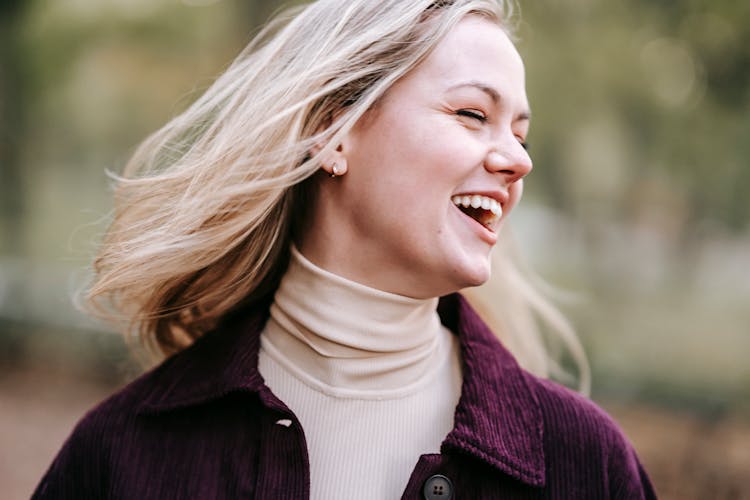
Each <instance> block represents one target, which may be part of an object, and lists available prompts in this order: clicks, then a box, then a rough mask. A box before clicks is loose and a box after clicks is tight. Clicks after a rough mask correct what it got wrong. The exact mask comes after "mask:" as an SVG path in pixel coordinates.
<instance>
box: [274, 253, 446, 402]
mask: <svg viewBox="0 0 750 500" xmlns="http://www.w3.org/2000/svg"><path fill="white" fill-rule="evenodd" d="M291 253H292V255H291V260H290V263H289V268H288V270H287V272H286V274H285V275H284V277H283V279H282V281H281V283H280V285H279V288H278V290H277V292H276V296H275V298H274V303H273V305H272V306H271V318H270V319H269V322H268V325H267V326H266V329H265V330H264V332H263V337H262V340H263V342H264V346H265V347H266V348H267V349H268V351H269V353H271V354H274V353H275V355H276V357H279V356H280V357H281V358H283V359H282V360H280V361H282V362H283V364H284V365H286V366H287V367H288V368H290V369H292V370H295V371H297V372H298V373H297V375H302V376H305V377H306V378H307V381H308V382H309V383H311V384H314V385H317V386H318V388H319V389H322V390H325V391H333V392H336V391H349V390H352V391H365V392H366V391H375V390H377V391H379V392H381V394H380V395H381V396H382V391H384V390H385V391H389V390H394V391H402V390H404V389H405V388H408V387H410V386H412V385H414V384H419V382H420V381H421V380H423V379H424V378H425V377H426V376H428V375H429V373H431V370H430V367H431V363H434V361H435V357H436V356H438V354H439V352H444V351H445V350H444V349H443V348H442V347H441V345H442V344H441V342H442V340H441V338H443V340H444V336H443V337H441V335H440V333H441V331H443V329H442V326H441V324H440V319H439V317H438V315H437V312H436V307H437V302H438V299H437V298H431V299H414V298H410V297H405V296H402V295H396V294H393V293H389V292H384V291H381V290H378V289H375V288H371V287H368V286H365V285H362V284H360V283H357V282H355V281H351V280H349V279H346V278H343V277H341V276H338V275H336V274H333V273H331V272H329V271H326V270H325V269H322V268H321V267H318V266H316V265H315V264H313V263H312V262H310V261H309V260H308V259H306V258H305V257H304V256H303V255H302V254H301V253H300V252H299V251H298V250H297V249H296V248H295V247H292V249H291ZM359 395H360V396H361V395H362V394H361V393H359Z"/></svg>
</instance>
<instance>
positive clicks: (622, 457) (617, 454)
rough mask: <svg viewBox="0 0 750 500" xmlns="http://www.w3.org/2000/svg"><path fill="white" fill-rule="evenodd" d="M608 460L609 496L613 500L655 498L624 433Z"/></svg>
mask: <svg viewBox="0 0 750 500" xmlns="http://www.w3.org/2000/svg"><path fill="white" fill-rule="evenodd" d="M619 438H620V439H619V441H620V442H619V443H618V446H616V447H615V448H614V449H613V450H612V452H611V454H610V461H609V471H608V472H609V484H610V498H612V499H613V500H656V492H655V491H654V487H653V485H652V484H651V479H650V478H649V477H648V474H647V473H646V470H645V469H644V468H643V465H642V464H641V462H640V460H638V456H637V455H636V453H635V450H634V449H633V447H632V446H631V444H630V442H629V441H627V438H625V436H624V435H622V434H620V436H619Z"/></svg>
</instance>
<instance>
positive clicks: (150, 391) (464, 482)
mask: <svg viewBox="0 0 750 500" xmlns="http://www.w3.org/2000/svg"><path fill="white" fill-rule="evenodd" d="M268 306H269V304H262V305H258V306H256V307H254V308H252V310H250V311H245V313H244V314H242V315H239V314H238V315H235V316H234V317H231V318H228V319H227V320H226V321H225V322H224V323H223V324H222V325H221V326H220V327H218V328H217V329H216V331H214V332H211V333H209V334H207V335H205V336H204V337H202V338H201V339H200V340H198V341H197V342H195V343H194V344H193V345H192V346H191V347H189V348H188V349H186V350H184V351H182V352H180V353H179V354H177V355H175V356H173V357H171V358H169V359H168V360H166V361H165V362H164V363H162V364H161V365H160V366H159V367H157V368H156V369H154V370H152V371H151V372H149V373H146V374H145V375H143V376H141V377H140V378H139V379H137V380H135V381H134V382H133V383H131V384H130V385H128V386H127V387H125V388H124V389H123V390H121V391H120V392H118V393H116V394H115V395H113V396H112V397H110V398H109V399H107V400H105V401H104V402H103V403H101V404H100V405H99V406H97V407H96V408H94V409H93V410H92V411H90V412H89V413H88V414H87V415H86V416H85V417H84V418H83V419H82V420H81V421H80V422H79V423H78V425H77V426H76V428H75V430H74V431H73V433H72V435H71V436H70V437H69V438H68V440H67V441H66V443H65V445H64V446H63V448H62V450H61V451H60V453H59V454H58V456H57V457H56V458H55V460H54V462H53V463H52V465H51V466H50V469H49V470H48V471H47V473H46V475H45V476H44V478H42V481H41V483H40V484H39V486H38V487H37V490H36V491H35V492H34V495H33V498H35V499H47V498H54V499H67V498H70V499H76V500H83V499H99V498H107V499H138V500H147V499H159V500H167V499H188V498H189V499H242V498H249V499H250V498H256V499H259V500H301V499H307V498H308V497H309V491H310V473H309V471H310V467H309V461H308V455H307V445H306V442H305V435H304V431H303V429H302V428H301V427H300V425H299V422H298V420H297V419H296V417H295V416H294V414H293V413H292V412H291V411H290V410H289V408H287V406H286V405H285V404H284V403H283V402H282V401H280V400H279V399H278V398H277V397H276V396H274V394H273V393H271V391H270V389H269V388H268V387H267V386H266V385H265V383H264V382H263V378H262V377H261V375H260V373H259V372H258V369H257V366H258V350H259V334H260V332H261V330H262V329H263V326H264V324H265V321H266V320H267V318H268ZM438 312H439V314H440V317H441V320H442V322H443V324H444V325H445V326H446V327H448V328H449V329H450V330H451V331H453V332H454V333H455V334H457V335H458V336H459V339H460V344H461V354H462V358H463V377H464V379H463V386H462V392H461V398H460V401H459V403H458V406H457V407H456V413H455V418H454V427H453V430H452V431H451V432H450V433H449V434H448V436H447V437H446V438H445V440H444V441H443V443H442V446H441V449H440V453H439V454H426V455H422V456H420V457H414V460H415V466H414V469H413V471H412V474H411V477H410V479H409V482H408V484H407V485H406V489H405V491H404V493H403V496H402V499H410V500H411V499H414V500H417V499H420V500H421V499H422V498H425V497H424V495H425V492H424V487H425V484H426V482H427V481H428V480H429V479H430V478H432V477H434V476H445V477H446V478H448V480H449V481H450V484H451V486H450V490H451V491H450V493H451V495H452V498H453V499H455V500H461V499H470V500H480V499H498V498H502V499H508V500H510V499H571V500H585V499H592V500H593V499H596V500H603V499H622V500H626V499H627V500H637V499H653V498H656V496H655V494H654V491H653V488H652V487H651V483H650V482H649V479H648V477H647V475H646V473H645V472H644V470H643V468H642V467H641V464H640V463H639V461H638V458H637V457H636V454H635V452H634V451H633V448H632V447H631V445H630V444H629V442H628V441H627V439H626V438H625V437H624V436H623V434H622V432H621V431H620V430H619V428H618V427H617V425H616V424H615V423H613V421H612V420H611V419H610V418H609V417H608V416H607V415H606V414H605V413H604V412H603V411H602V410H600V409H599V408H598V407H597V406H596V405H594V404H593V403H592V402H590V401H589V400H587V399H585V398H583V397H581V396H580V395H578V394H576V393H574V392H572V391H570V390H568V389H566V388H564V387H562V386H560V385H558V384H556V383H554V382H550V381H547V380H543V379H539V378H536V377H534V376H533V375H531V374H529V373H528V372H526V371H524V370H522V369H521V368H520V367H519V366H518V364H517V363H516V361H515V360H514V359H513V357H512V356H511V354H510V353H509V352H508V351H507V350H506V349H505V348H504V347H503V346H502V345H501V344H500V342H499V341H498V340H497V338H496V337H495V336H494V335H493V334H492V332H491V331H489V329H488V327H487V326H486V325H485V324H484V323H483V322H482V321H481V320H480V319H479V317H478V316H477V315H476V313H475V312H474V311H473V310H472V309H471V307H470V306H469V304H468V303H467V302H466V300H465V299H464V298H463V297H462V296H461V295H459V294H452V295H449V296H446V297H443V298H442V299H441V300H440V304H439V307H438ZM280 421H281V422H282V423H281V424H280V423H279V422H280ZM287 424H288V425H287ZM388 480H389V478H383V481H388ZM445 484H446V485H447V484H448V483H447V482H446V483H445ZM439 489H440V488H437V489H436V493H437V490H439ZM443 491H446V490H445V489H444V490H443Z"/></svg>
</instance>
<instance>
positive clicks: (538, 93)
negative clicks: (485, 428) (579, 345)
mask: <svg viewBox="0 0 750 500" xmlns="http://www.w3.org/2000/svg"><path fill="white" fill-rule="evenodd" d="M292 3H295V2H292ZM296 3H299V2H296ZM280 4H281V2H276V1H261V0H253V1H246V0H221V1H210V0H190V1H188V0H183V2H181V3H177V2H172V1H169V2H168V1H165V0H112V1H109V2H98V1H95V0H67V1H63V2H59V1H57V2H55V1H51V0H34V1H31V0H29V1H22V0H19V1H6V2H4V3H2V4H0V5H2V7H0V13H1V14H2V16H0V92H2V94H1V95H0V113H2V115H1V116H0V167H1V169H2V170H0V173H1V174H2V182H0V200H1V202H0V221H1V225H0V231H2V233H0V318H3V317H4V318H6V319H7V321H6V322H0V342H2V341H3V340H2V339H3V338H5V339H6V340H7V339H12V342H13V345H14V346H18V344H19V342H20V340H19V338H20V337H19V335H18V332H19V331H21V330H22V328H21V327H19V326H18V325H19V324H35V325H46V328H48V329H55V328H59V331H60V332H63V333H61V334H60V335H72V334H71V333H70V332H71V330H76V329H77V328H79V327H80V328H81V329H82V330H84V331H89V330H90V329H92V328H100V326H99V325H95V324H92V323H90V322H86V320H84V319H82V317H81V316H80V315H79V314H77V313H76V312H75V311H74V310H73V308H72V307H71V306H70V305H69V304H68V300H67V296H68V295H69V293H70V291H71V290H72V289H73V288H74V285H75V282H76V281H80V279H78V278H73V279H71V278H70V276H71V272H73V271H75V270H76V269H79V268H81V267H83V266H85V265H86V263H87V261H88V259H89V256H90V253H91V249H92V243H91V242H93V241H95V240H96V239H97V236H98V233H99V232H100V231H101V230H102V224H101V221H100V219H101V218H106V213H107V210H108V209H109V207H110V206H111V199H110V198H111V192H110V190H109V189H108V185H107V179H106V176H105V174H104V172H105V169H111V170H115V171H117V170H119V169H120V168H121V166H122V165H123V163H124V162H125V160H126V159H127V157H128V154H129V153H130V152H131V151H132V149H133V147H134V146H135V145H136V144H137V143H138V142H139V141H140V140H141V139H142V138H143V137H145V136H146V135H147V134H148V133H150V132H151V131H153V130H155V129H156V128H157V127H158V126H160V125H161V124H163V123H164V122H165V121H167V120H168V119H169V118H170V117H171V116H174V115H175V114H176V113H178V112H179V111H180V110H181V109H183V108H184V107H185V106H186V105H187V104H188V103H189V102H190V101H191V99H193V98H194V97H195V96H196V95H198V93H199V92H200V91H201V89H203V88H205V87H207V86H208V85H209V84H210V82H211V81H212V80H213V78H214V77H215V76H217V75H218V74H219V73H220V72H221V70H222V68H223V67H225V66H226V65H227V64H229V62H230V61H231V60H232V58H233V57H234V56H235V55H236V54H237V53H238V52H239V51H240V50H241V48H242V47H243V46H244V44H245V43H246V42H247V41H249V39H250V38H251V36H252V33H253V32H254V31H255V30H257V27H258V26H259V25H260V23H262V22H263V21H264V20H266V19H267V18H268V17H269V16H270V15H271V14H272V13H273V12H274V11H276V10H277V9H278V8H279V5H280ZM288 4H289V2H286V5H288ZM521 7H522V21H521V24H520V25H519V29H518V48H519V51H520V52H521V54H522V55H523V57H524V59H525V61H526V65H527V83H528V94H529V98H530V101H531V104H532V108H533V113H534V118H533V120H532V122H533V125H532V132H531V136H530V142H531V148H532V156H533V158H534V161H535V170H534V171H533V173H532V174H531V176H530V177H529V179H528V182H527V184H526V186H527V190H526V194H527V199H526V200H525V202H524V204H522V205H523V206H522V207H520V210H519V211H518V214H517V216H516V219H515V226H516V231H515V232H516V233H518V235H519V237H520V239H521V240H522V241H521V243H522V247H523V248H524V249H525V250H526V252H527V253H528V255H529V258H530V260H531V261H532V262H533V263H534V265H535V267H538V268H540V269H541V271H542V274H543V275H544V276H546V277H549V278H550V281H552V282H554V283H559V284H561V285H563V286H565V287H566V288H569V289H572V290H576V291H581V292H582V293H583V295H584V296H587V297H588V298H587V299H586V300H585V301H584V302H583V303H581V304H579V305H572V306H569V307H568V312H569V313H570V314H571V316H572V317H573V319H574V323H575V324H576V325H577V327H579V329H580V331H581V335H582V337H583V340H584V341H585V343H586V346H587V348H588V350H589V352H590V353H591V357H592V361H593V365H594V369H595V387H599V388H601V389H600V390H608V391H623V390H625V389H624V388H625V387H628V388H630V389H629V390H634V391H637V392H638V394H639V395H640V396H642V397H652V398H654V399H661V400H663V401H664V400H668V399H669V397H673V398H675V399H676V400H678V401H677V403H676V404H682V403H680V401H683V400H684V401H688V402H689V403H690V404H692V405H700V404H704V405H706V406H707V407H709V408H714V407H716V406H717V405H719V406H721V405H729V404H738V402H739V401H742V400H745V401H747V400H750V367H748V364H747V362H746V355H747V353H748V352H750V338H749V337H750V336H749V335H748V328H747V325H748V324H750V312H749V308H748V307H747V305H748V303H749V302H750V244H749V243H750V227H749V226H748V220H749V219H750V203H748V202H747V198H748V196H750V169H748V168H747V163H748V161H747V158H750V113H748V110H749V109H750V3H749V2H737V1H734V0H717V1H713V2H710V3H709V2H698V1H697V0H658V1H646V0H631V1H627V2H626V1H625V0H612V1H609V2H596V1H594V0H565V1H562V0H542V1H537V2H531V1H522V2H521ZM514 215H516V214H514ZM8 324H13V325H15V326H14V328H13V332H15V333H13V334H10V333H8V332H4V331H3V330H2V329H3V326H2V325H8ZM37 329H38V328H37V327H35V328H30V330H29V331H36V330H37ZM8 342H11V341H10V340H8ZM76 345H78V344H76ZM110 349H111V348H110V347H107V352H111V351H110ZM18 352H27V351H26V350H23V349H20V350H19V351H18ZM108 356H109V354H108ZM616 381H621V382H616ZM709 395H710V396H709ZM711 398H713V399H711ZM701 401H702V403H701ZM716 401H718V403H717V402H716Z"/></svg>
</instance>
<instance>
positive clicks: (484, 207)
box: [451, 194, 503, 230]
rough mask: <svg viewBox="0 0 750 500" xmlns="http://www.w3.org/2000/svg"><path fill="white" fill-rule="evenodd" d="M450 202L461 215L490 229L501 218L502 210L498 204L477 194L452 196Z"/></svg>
mask: <svg viewBox="0 0 750 500" xmlns="http://www.w3.org/2000/svg"><path fill="white" fill-rule="evenodd" d="M451 201H452V202H453V204H454V205H456V206H457V207H458V208H459V210H461V211H462V212H463V213H465V214H466V215H468V216H469V217H471V218H472V219H474V220H475V221H477V222H478V223H480V224H481V225H483V226H485V227H486V228H488V229H490V230H491V229H492V226H493V225H494V224H495V223H496V222H497V221H498V220H500V217H502V216H503V209H502V207H501V206H500V203H499V202H498V201H497V200H495V199H493V198H490V197H488V196H482V195H479V194H474V195H463V196H454V197H452V198H451Z"/></svg>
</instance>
